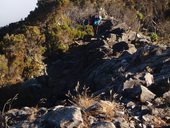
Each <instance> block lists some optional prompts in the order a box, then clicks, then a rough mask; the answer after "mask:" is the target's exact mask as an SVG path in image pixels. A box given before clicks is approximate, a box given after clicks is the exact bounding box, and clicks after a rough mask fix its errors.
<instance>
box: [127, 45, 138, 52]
mask: <svg viewBox="0 0 170 128" xmlns="http://www.w3.org/2000/svg"><path fill="white" fill-rule="evenodd" d="M128 47H129V49H128V50H127V52H128V53H130V54H134V53H135V52H136V51H137V49H136V48H135V45H134V44H128Z"/></svg>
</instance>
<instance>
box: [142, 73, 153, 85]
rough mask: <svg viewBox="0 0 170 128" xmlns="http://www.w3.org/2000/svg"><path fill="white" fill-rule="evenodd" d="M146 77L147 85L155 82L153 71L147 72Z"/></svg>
mask: <svg viewBox="0 0 170 128" xmlns="http://www.w3.org/2000/svg"><path fill="white" fill-rule="evenodd" d="M144 78H145V82H146V85H147V87H148V86H150V85H151V84H153V83H154V78H153V75H152V74H151V73H149V72H146V74H145V76H144Z"/></svg>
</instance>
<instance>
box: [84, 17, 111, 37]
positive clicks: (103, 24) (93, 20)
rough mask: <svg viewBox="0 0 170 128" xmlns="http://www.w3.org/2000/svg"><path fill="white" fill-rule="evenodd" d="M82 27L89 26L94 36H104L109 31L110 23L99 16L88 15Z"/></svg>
mask: <svg viewBox="0 0 170 128" xmlns="http://www.w3.org/2000/svg"><path fill="white" fill-rule="evenodd" d="M83 25H85V26H86V25H91V26H92V27H93V30H94V36H98V35H99V34H104V33H105V32H107V31H108V30H110V29H111V26H112V22H111V20H108V19H103V18H102V17H101V16H100V15H99V14H95V15H90V16H89V17H88V18H87V19H85V20H84V21H83Z"/></svg>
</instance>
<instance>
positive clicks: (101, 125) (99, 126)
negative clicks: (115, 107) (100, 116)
mask: <svg viewBox="0 0 170 128" xmlns="http://www.w3.org/2000/svg"><path fill="white" fill-rule="evenodd" d="M91 128H116V127H115V125H114V124H113V123H112V122H97V123H95V124H93V125H92V126H91Z"/></svg>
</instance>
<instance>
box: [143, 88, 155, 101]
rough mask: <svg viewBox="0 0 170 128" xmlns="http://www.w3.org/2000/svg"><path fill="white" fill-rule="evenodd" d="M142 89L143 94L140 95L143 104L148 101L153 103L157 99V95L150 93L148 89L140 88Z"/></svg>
mask: <svg viewBox="0 0 170 128" xmlns="http://www.w3.org/2000/svg"><path fill="white" fill-rule="evenodd" d="M140 87H141V94H140V101H141V102H146V101H151V100H152V99H154V98H155V96H156V95H155V94H154V93H152V92H151V91H149V90H148V89H147V88H146V87H144V86H142V85H141V86H140Z"/></svg>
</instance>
